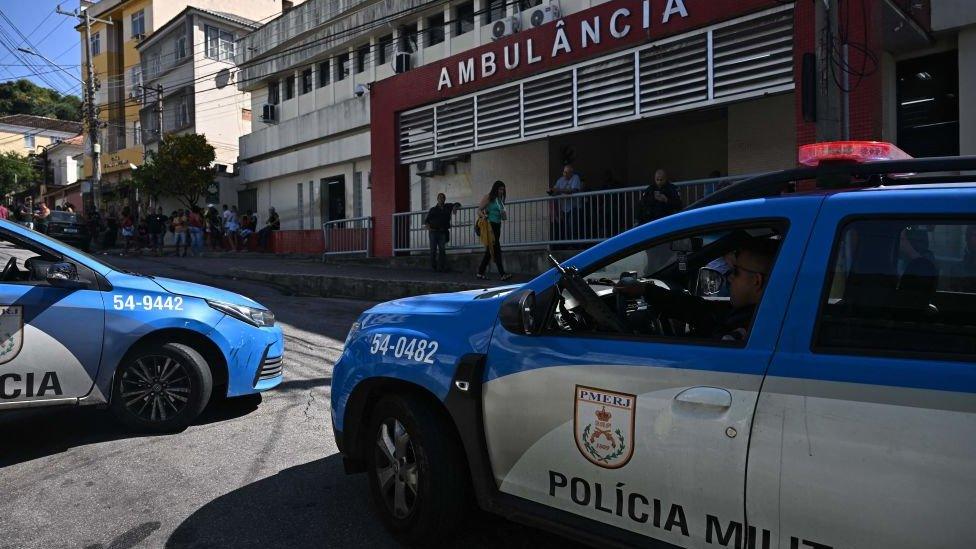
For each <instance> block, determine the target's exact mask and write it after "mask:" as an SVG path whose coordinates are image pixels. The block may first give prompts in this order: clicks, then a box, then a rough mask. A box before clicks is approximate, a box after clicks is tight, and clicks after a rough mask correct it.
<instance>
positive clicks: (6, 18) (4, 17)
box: [0, 10, 71, 91]
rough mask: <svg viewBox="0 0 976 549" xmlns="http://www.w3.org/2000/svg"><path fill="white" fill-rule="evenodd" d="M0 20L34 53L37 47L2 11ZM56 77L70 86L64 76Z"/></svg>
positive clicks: (0, 11)
mask: <svg viewBox="0 0 976 549" xmlns="http://www.w3.org/2000/svg"><path fill="white" fill-rule="evenodd" d="M0 18H2V19H3V20H4V21H6V22H7V24H8V25H10V28H12V29H13V30H14V32H16V33H17V35H18V36H20V38H21V39H23V43H24V44H26V45H27V47H29V48H30V49H32V50H34V51H37V46H35V45H34V44H33V43H32V42H31V41H30V38H28V37H27V36H26V35H24V33H22V32H20V29H19V28H17V25H16V24H14V22H13V21H11V20H10V18H9V17H7V14H6V13H4V12H3V10H0ZM58 77H59V78H60V79H61V81H62V82H64V83H65V84H66V85H68V86H70V85H71V82H70V81H69V80H68V79H67V78H65V77H64V76H62V75H60V74H59V75H58ZM59 91H60V90H59Z"/></svg>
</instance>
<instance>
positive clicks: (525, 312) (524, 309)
mask: <svg viewBox="0 0 976 549" xmlns="http://www.w3.org/2000/svg"><path fill="white" fill-rule="evenodd" d="M498 319H499V321H500V322H501V324H502V327H503V328H505V329H506V330H508V331H509V332H512V333H513V334H519V335H532V334H534V333H535V330H536V325H535V292H533V291H532V290H522V291H520V292H515V293H513V294H512V295H510V296H508V299H506V300H505V301H504V302H503V303H502V307H501V310H499V312H498Z"/></svg>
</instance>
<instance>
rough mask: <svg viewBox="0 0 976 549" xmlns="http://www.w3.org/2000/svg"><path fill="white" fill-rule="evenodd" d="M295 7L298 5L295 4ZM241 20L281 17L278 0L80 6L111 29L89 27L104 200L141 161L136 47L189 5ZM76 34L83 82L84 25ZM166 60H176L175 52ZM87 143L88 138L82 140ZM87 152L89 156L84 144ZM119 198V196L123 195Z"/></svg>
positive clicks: (123, 1) (143, 0)
mask: <svg viewBox="0 0 976 549" xmlns="http://www.w3.org/2000/svg"><path fill="white" fill-rule="evenodd" d="M296 3H297V2H296ZM190 4H192V5H193V6H195V7H199V8H205V9H210V10H215V11H219V12H225V13H230V14H235V15H240V16H242V17H246V18H248V19H252V20H256V21H263V20H268V19H270V18H272V17H274V16H275V15H278V14H280V13H281V10H282V5H283V2H282V0H192V1H191V2H186V1H179V0H101V1H99V2H87V1H86V0H82V1H81V7H82V9H86V10H87V11H88V13H89V14H90V15H91V16H92V17H93V18H97V19H100V20H103V21H111V22H112V24H111V25H107V24H105V23H102V22H98V21H93V23H92V27H91V38H90V40H91V50H92V64H93V66H94V69H95V82H96V85H97V90H96V93H95V102H96V105H97V108H98V117H99V120H100V121H101V126H102V128H101V130H100V135H99V142H100V143H101V153H102V154H101V168H102V192H103V194H115V195H117V191H118V188H117V186H118V183H120V182H124V181H126V180H128V179H129V178H130V177H131V174H132V167H133V166H138V165H140V164H141V163H142V159H143V145H142V142H143V135H142V128H141V125H140V122H139V109H140V108H141V107H142V101H143V92H142V88H141V85H142V69H141V63H140V59H139V52H138V51H137V50H136V44H138V43H139V42H140V41H142V40H144V39H145V38H146V37H147V36H148V35H150V34H152V32H153V31H154V30H156V29H158V28H160V27H162V26H163V25H165V24H166V23H167V22H168V21H170V20H171V19H173V17H175V16H176V15H177V14H179V13H180V12H181V11H183V10H184V9H185V8H186V7H187V6H188V5H190ZM76 29H77V30H78V32H79V33H80V39H81V40H82V44H81V46H82V47H81V66H82V79H83V80H85V81H86V82H87V81H88V72H87V68H86V67H87V62H88V58H87V54H86V48H85V44H84V39H85V28H84V25H79V26H78V27H76ZM170 55H173V56H175V55H178V54H177V52H176V51H174V52H171V53H170ZM86 138H87V134H86ZM86 150H89V148H88V144H87V142H86ZM84 175H85V177H86V178H88V177H91V175H92V166H91V163H90V162H89V163H86V165H85V174H84ZM123 192H124V191H123Z"/></svg>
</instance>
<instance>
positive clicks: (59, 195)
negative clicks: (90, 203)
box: [41, 134, 85, 211]
mask: <svg viewBox="0 0 976 549" xmlns="http://www.w3.org/2000/svg"><path fill="white" fill-rule="evenodd" d="M84 144H85V139H84V136H82V135H80V134H79V135H76V136H74V137H72V138H70V139H66V140H64V141H61V142H59V143H55V144H53V145H51V146H50V147H48V149H47V165H48V167H49V170H50V172H51V181H49V182H48V184H47V185H46V186H45V187H46V188H45V189H44V193H43V194H42V196H41V198H42V199H43V200H44V201H45V202H47V204H48V206H50V207H51V208H54V207H55V206H64V205H65V204H66V203H71V204H72V205H73V206H74V207H75V208H76V209H78V210H79V211H80V209H81V207H82V201H81V200H82V193H81V191H82V188H81V187H82V182H81V178H82V170H83V169H84V164H85V155H84Z"/></svg>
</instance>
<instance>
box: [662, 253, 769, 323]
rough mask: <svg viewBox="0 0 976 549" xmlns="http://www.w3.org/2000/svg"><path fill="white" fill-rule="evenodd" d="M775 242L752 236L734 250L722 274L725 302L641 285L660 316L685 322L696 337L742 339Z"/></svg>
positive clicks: (763, 283)
mask: <svg viewBox="0 0 976 549" xmlns="http://www.w3.org/2000/svg"><path fill="white" fill-rule="evenodd" d="M778 247H779V243H778V242H777V241H775V240H770V239H756V240H753V241H750V242H747V243H745V244H744V245H743V246H742V247H740V248H739V249H738V250H736V252H735V256H734V257H735V260H734V262H733V263H732V265H730V267H731V268H730V269H729V270H728V272H727V273H726V275H725V276H726V279H727V281H728V288H729V301H728V302H724V301H709V300H706V299H703V298H701V297H698V296H693V295H688V294H682V293H677V292H672V291H669V290H665V289H663V288H659V287H657V286H655V285H653V284H649V285H647V287H646V288H645V291H646V294H645V297H646V298H647V300H648V302H649V303H652V304H653V305H654V306H655V308H657V310H658V311H660V312H661V313H662V314H663V316H665V317H667V318H676V319H679V320H683V321H685V322H688V323H689V324H691V325H692V326H693V327H694V331H695V333H696V334H697V335H699V336H702V335H704V336H706V337H710V338H714V339H719V340H722V341H745V340H746V338H747V337H748V335H749V325H750V323H751V322H752V317H753V314H754V313H755V311H756V307H757V306H758V305H759V302H760V301H761V300H762V294H763V290H765V288H766V283H767V281H768V280H769V273H770V271H771V270H772V268H773V260H774V258H775V257H776V250H777V248H778Z"/></svg>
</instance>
